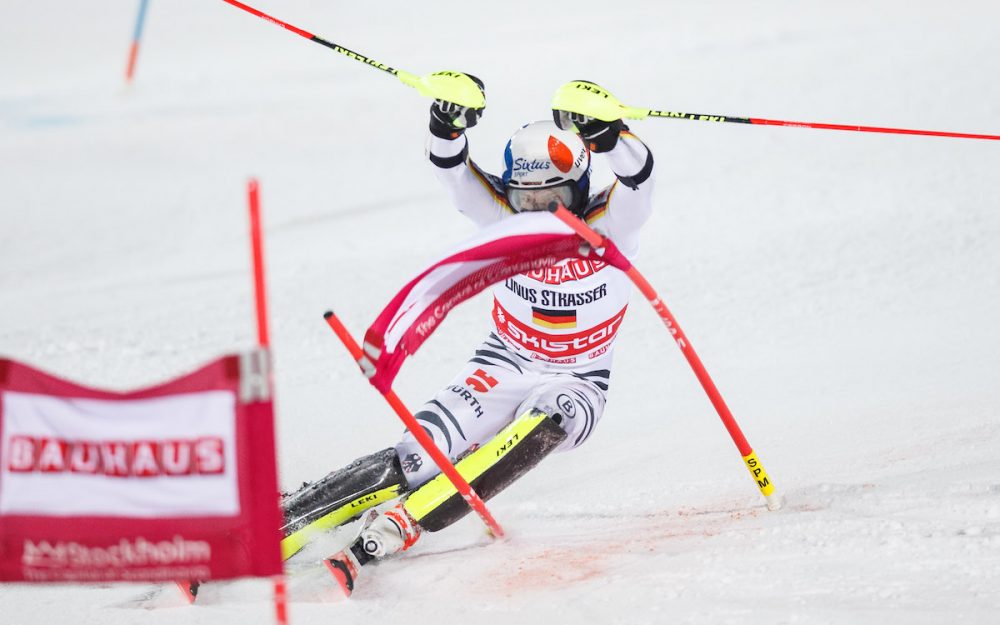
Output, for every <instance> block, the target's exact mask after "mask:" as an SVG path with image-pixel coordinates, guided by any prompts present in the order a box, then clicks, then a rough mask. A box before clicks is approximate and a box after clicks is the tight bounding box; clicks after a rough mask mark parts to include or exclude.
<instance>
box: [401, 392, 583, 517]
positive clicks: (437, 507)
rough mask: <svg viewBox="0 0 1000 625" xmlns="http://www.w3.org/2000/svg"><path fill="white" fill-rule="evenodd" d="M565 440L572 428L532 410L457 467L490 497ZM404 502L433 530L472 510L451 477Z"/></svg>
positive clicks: (483, 495) (438, 479)
mask: <svg viewBox="0 0 1000 625" xmlns="http://www.w3.org/2000/svg"><path fill="white" fill-rule="evenodd" d="M565 438H566V432H564V431H563V430H562V428H560V427H559V426H558V425H556V423H555V422H554V421H553V420H552V419H550V418H549V417H548V416H547V415H545V414H544V413H541V412H538V411H532V412H528V413H525V414H524V415H521V416H520V417H518V418H517V419H515V420H514V422H513V423H511V424H510V425H508V426H507V427H506V428H504V429H503V430H501V431H500V432H499V433H498V434H497V435H496V436H495V437H493V439H491V440H490V441H489V442H488V443H486V444H485V445H483V446H482V447H480V448H479V449H477V450H476V451H474V452H472V453H471V454H469V455H468V456H466V457H465V458H463V459H462V460H460V461H459V462H458V464H456V465H455V468H457V469H458V472H459V473H460V474H461V475H462V477H464V478H465V479H466V481H468V482H469V484H470V485H471V486H472V488H473V489H474V490H475V491H476V493H477V494H478V495H479V496H480V498H482V499H483V500H484V501H485V500H488V499H490V498H491V497H493V496H494V495H496V494H497V493H499V492H500V491H502V490H503V489H505V488H507V487H508V486H510V484H511V483H512V482H514V480H516V479H517V478H519V477H521V476H522V475H524V474H525V473H527V472H528V471H529V470H530V469H532V468H533V467H534V466H535V465H536V464H538V463H539V462H541V460H542V458H544V457H545V456H547V455H549V453H551V452H552V450H553V449H555V448H556V447H558V446H559V443H561V442H562V441H563V440H565ZM403 505H404V507H405V508H406V511H407V512H408V513H409V514H410V516H411V517H412V518H413V520H415V521H416V522H417V524H418V525H420V527H421V528H422V529H424V530H426V531H428V532H436V531H438V530H440V529H444V528H445V527H448V526H449V525H451V524H452V523H454V522H455V521H457V520H459V519H461V518H462V517H464V516H465V515H466V514H468V513H469V510H470V508H469V505H468V504H467V503H466V502H465V500H464V499H463V498H462V496H461V495H460V494H459V493H458V491H456V490H455V487H454V486H453V485H452V483H451V481H449V480H448V478H447V476H445V475H438V476H437V477H435V478H434V479H433V480H431V481H430V482H427V483H426V484H424V485H423V486H421V487H420V488H418V489H417V490H415V491H414V492H413V493H412V494H411V495H410V496H409V497H408V498H407V500H406V502H405V503H404V504H403Z"/></svg>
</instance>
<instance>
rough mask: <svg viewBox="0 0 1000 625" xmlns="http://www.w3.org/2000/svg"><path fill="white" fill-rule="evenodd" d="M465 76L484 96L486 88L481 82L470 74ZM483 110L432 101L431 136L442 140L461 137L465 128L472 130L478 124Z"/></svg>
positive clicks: (444, 101)
mask: <svg viewBox="0 0 1000 625" xmlns="http://www.w3.org/2000/svg"><path fill="white" fill-rule="evenodd" d="M466 76H468V77H469V78H471V79H472V80H473V82H475V83H476V84H477V85H478V86H479V90H480V91H481V92H483V95H484V96H485V95H486V88H485V86H484V85H483V81H481V80H479V79H478V78H476V77H475V76H473V75H471V74H466ZM484 110H485V107H483V108H478V109H476V108H472V107H470V106H462V105H461V104H455V103H454V102H448V101H446V100H434V104H431V124H430V130H431V134H432V135H434V136H435V137H440V138H442V139H457V138H459V137H460V136H462V133H464V132H465V129H466V128H472V127H473V126H475V125H476V124H477V123H479V118H480V117H482V116H483V111H484Z"/></svg>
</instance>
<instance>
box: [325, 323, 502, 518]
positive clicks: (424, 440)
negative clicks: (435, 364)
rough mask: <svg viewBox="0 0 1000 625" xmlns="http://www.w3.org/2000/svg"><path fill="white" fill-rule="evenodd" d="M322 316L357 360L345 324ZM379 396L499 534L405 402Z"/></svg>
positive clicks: (481, 503) (479, 501) (387, 395)
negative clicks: (383, 398)
mask: <svg viewBox="0 0 1000 625" xmlns="http://www.w3.org/2000/svg"><path fill="white" fill-rule="evenodd" d="M323 318H324V319H326V322H327V324H328V325H329V326H330V328H331V329H332V330H333V332H334V334H336V335H337V337H338V338H339V339H340V341H341V342H342V343H343V344H344V347H346V348H347V351H348V352H350V354H351V357H352V358H354V360H355V362H358V361H360V360H361V359H362V358H363V357H364V352H362V350H361V346H360V345H358V342H357V341H355V340H354V337H353V336H351V334H350V332H348V330H347V327H346V326H345V325H344V324H343V322H341V321H340V319H339V318H338V317H337V315H335V314H333V311H327V312H326V313H325V314H324V315H323ZM382 396H383V397H385V400H386V401H387V402H388V403H389V405H390V406H391V407H392V409H393V410H394V411H395V412H396V414H397V415H398V416H399V418H400V419H401V420H402V421H403V424H404V425H406V428H407V429H408V430H409V431H410V433H411V434H413V436H414V438H416V439H417V442H418V443H420V445H421V447H423V448H424V451H426V452H427V453H428V454H430V456H431V458H432V459H433V460H434V463H435V464H437V466H438V468H439V469H441V472H442V473H444V474H445V475H446V476H447V477H448V479H449V480H451V483H452V484H453V485H454V486H455V489H456V490H457V491H458V492H459V494H461V495H462V498H463V499H465V502H466V503H467V504H469V507H471V508H472V509H473V510H475V511H476V514H478V515H479V518H481V519H482V520H483V523H485V524H486V526H487V527H488V528H489V529H490V532H492V533H493V536H494V537H495V538H503V536H504V531H503V528H502V527H500V524H499V523H497V521H496V519H494V518H493V515H492V514H490V511H489V509H488V508H487V507H486V503H485V502H484V501H483V500H482V498H481V497H480V496H479V495H478V494H477V493H476V491H475V490H473V489H472V486H470V485H469V483H468V482H467V481H465V478H464V477H462V475H461V474H460V473H459V472H458V470H457V469H456V468H455V465H453V464H452V463H451V461H450V460H448V457H447V456H445V455H444V453H442V452H441V450H440V449H438V446H437V445H435V444H434V441H433V440H432V439H431V437H430V436H428V435H427V433H426V432H424V428H422V427H420V424H419V423H417V420H416V419H414V417H413V413H411V412H410V410H409V409H408V408H407V407H406V405H405V404H403V402H402V400H400V399H399V397H398V396H397V395H396V392H395V391H393V390H392V389H389V390H388V391H387V392H385V393H382Z"/></svg>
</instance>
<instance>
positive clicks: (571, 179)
mask: <svg viewBox="0 0 1000 625" xmlns="http://www.w3.org/2000/svg"><path fill="white" fill-rule="evenodd" d="M503 158H504V172H503V183H504V190H505V191H506V193H507V200H508V201H509V202H510V205H511V208H513V209H514V210H515V211H518V212H522V211H534V210H547V209H548V208H549V207H550V205H551V204H552V202H559V203H561V204H562V205H563V206H565V207H566V208H568V209H570V210H571V211H573V212H579V211H580V210H582V209H583V208H584V207H585V206H586V204H587V199H588V196H589V194H590V150H589V149H588V148H587V146H586V145H585V144H584V143H583V140H582V139H580V137H579V135H577V134H576V133H574V132H570V131H568V130H562V129H560V128H559V127H558V126H556V125H555V123H554V122H552V121H538V122H531V123H530V124H527V125H525V126H523V127H522V128H521V129H520V130H518V131H517V132H515V133H514V135H513V136H512V137H511V138H510V141H508V142H507V147H506V149H504V153H503Z"/></svg>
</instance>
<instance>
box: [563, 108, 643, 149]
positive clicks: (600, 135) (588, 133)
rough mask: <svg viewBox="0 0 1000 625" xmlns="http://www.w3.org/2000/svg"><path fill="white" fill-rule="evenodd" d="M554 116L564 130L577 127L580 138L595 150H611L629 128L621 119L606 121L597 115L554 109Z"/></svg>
mask: <svg viewBox="0 0 1000 625" xmlns="http://www.w3.org/2000/svg"><path fill="white" fill-rule="evenodd" d="M552 118H553V119H554V120H555V122H556V125H557V126H559V127H560V128H562V129H563V130H573V128H574V127H575V128H576V132H577V133H579V135H580V138H581V139H583V141H584V143H586V144H587V146H588V147H589V148H590V149H591V151H593V152H610V151H611V150H612V149H614V147H615V146H616V145H617V144H618V136H619V134H621V131H622V130H627V129H628V126H626V125H625V123H624V122H623V121H622V120H620V119H616V120H613V121H610V122H606V121H603V120H600V119H597V118H596V117H590V116H589V115H581V114H580V113H573V112H571V111H559V110H556V109H553V110H552Z"/></svg>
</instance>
